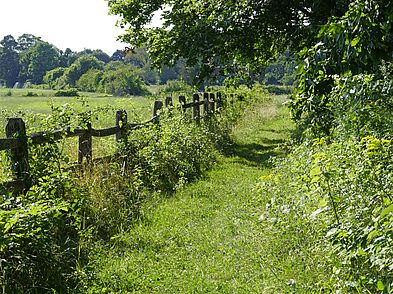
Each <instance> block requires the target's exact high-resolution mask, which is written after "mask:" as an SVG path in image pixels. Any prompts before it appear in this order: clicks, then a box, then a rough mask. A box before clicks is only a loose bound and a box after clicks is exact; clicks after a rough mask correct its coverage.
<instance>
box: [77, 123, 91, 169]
mask: <svg viewBox="0 0 393 294" xmlns="http://www.w3.org/2000/svg"><path fill="white" fill-rule="evenodd" d="M86 126H87V130H86V132H84V133H83V134H82V135H80V136H79V148H78V164H82V162H83V158H86V161H87V163H91V161H92V158H93V154H92V153H93V152H92V142H93V140H92V136H91V121H89V122H88V123H87V124H86Z"/></svg>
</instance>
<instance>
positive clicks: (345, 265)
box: [258, 137, 393, 293]
mask: <svg viewBox="0 0 393 294" xmlns="http://www.w3.org/2000/svg"><path fill="white" fill-rule="evenodd" d="M392 158H393V144H392V142H391V140H385V139H378V138H375V137H364V138H363V139H362V140H361V141H357V140H350V139H347V140H346V141H344V142H334V143H330V144H328V143H326V140H323V139H317V140H314V141H313V142H312V143H311V142H305V143H303V144H302V145H300V146H298V147H296V148H294V150H293V151H292V154H291V155H290V156H288V158H286V159H285V160H283V161H279V162H277V163H276V169H275V172H274V173H273V174H272V175H269V176H266V177H263V178H261V183H260V184H259V196H258V197H259V199H260V201H261V204H263V207H264V212H263V214H262V216H261V219H263V220H264V223H267V224H272V225H271V226H270V227H269V229H271V230H272V231H273V233H272V234H273V235H276V236H280V238H281V239H280V240H276V242H280V247H281V246H282V245H283V244H285V243H287V245H286V248H296V250H297V251H296V254H297V255H299V256H302V258H303V261H304V264H305V266H307V267H308V268H309V269H310V272H309V273H308V274H310V275H314V277H315V275H318V276H319V279H320V280H319V281H318V277H317V278H315V279H316V280H314V281H312V282H311V281H307V280H306V281H304V279H306V278H305V277H302V279H303V281H299V282H300V283H301V282H303V287H306V288H309V289H314V290H315V292H317V291H318V290H320V289H322V288H325V290H326V288H328V289H330V291H333V289H335V290H341V291H344V292H370V293H377V292H378V291H379V292H380V293H382V291H383V290H384V291H385V292H386V293H389V292H390V290H389V289H391V287H392V286H393V276H392V274H391V272H392V266H393V248H392V245H391V244H392V241H393V240H392V239H393V237H392V236H393V235H392V232H393V227H392V223H393V214H392V213H391V212H392V211H393V204H392V201H393V198H392V196H391V195H392V192H393V182H392V179H393V162H392ZM276 246H277V245H276ZM289 250H290V249H289ZM274 251H276V250H273V252H274ZM273 254H274V253H273ZM287 254H288V253H287ZM273 258H277V257H274V256H273ZM303 261H302V262H303ZM330 269H333V271H330ZM329 276H330V277H331V279H330V280H329V279H326V277H329ZM316 281H317V282H316ZM311 283H312V284H311ZM318 283H320V288H317V289H315V288H312V287H315V284H318Z"/></svg>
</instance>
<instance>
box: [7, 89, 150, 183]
mask: <svg viewBox="0 0 393 294" xmlns="http://www.w3.org/2000/svg"><path fill="white" fill-rule="evenodd" d="M55 92H56V91H53V90H42V89H4V88H0V105H1V107H0V138H5V126H6V124H7V118H9V117H21V118H23V120H24V121H25V123H26V129H27V133H31V132H37V131H47V130H50V129H48V127H47V126H46V125H45V121H46V120H45V117H48V116H49V115H50V114H51V113H52V110H51V107H59V108H60V109H65V108H64V107H63V106H64V105H68V106H69V108H68V109H69V110H68V114H69V115H71V116H75V115H76V114H77V113H79V112H83V111H87V110H95V113H96V115H94V121H93V123H92V126H93V128H107V127H112V126H114V125H115V117H116V111H117V110H120V109H123V110H126V111H127V114H128V121H129V122H141V121H147V120H148V119H150V118H151V116H152V109H153V100H152V99H149V98H146V97H130V98H121V97H112V96H108V95H105V94H99V93H87V92H81V93H80V96H81V97H78V98H75V97H55V96H54V94H55ZM28 93H32V94H33V96H28V95H29V94H28ZM32 94H30V95H32ZM100 109H101V110H100ZM70 112H71V113H70ZM65 115H66V114H65ZM61 145H62V147H61V149H62V150H63V152H64V154H67V155H68V156H69V157H70V159H71V161H76V158H77V148H78V140H77V138H69V139H66V140H63V141H62V142H61ZM115 149H116V145H115V144H114V137H105V138H93V157H104V156H107V155H111V154H113V153H114V150H115ZM10 176H11V174H10V171H9V167H8V164H7V160H6V154H5V151H0V182H2V181H5V180H7V179H9V178H10Z"/></svg>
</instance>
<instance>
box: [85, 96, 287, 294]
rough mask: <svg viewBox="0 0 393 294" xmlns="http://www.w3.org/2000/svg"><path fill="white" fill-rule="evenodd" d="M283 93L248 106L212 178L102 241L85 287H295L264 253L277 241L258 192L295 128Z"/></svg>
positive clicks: (154, 204) (151, 206) (160, 202)
mask: <svg viewBox="0 0 393 294" xmlns="http://www.w3.org/2000/svg"><path fill="white" fill-rule="evenodd" d="M284 100H285V97H284V96H279V97H276V99H275V100H274V101H275V103H274V104H273V108H274V111H273V114H272V109H273V108H272V105H271V104H269V105H268V107H267V106H266V105H259V106H258V107H256V108H254V109H252V110H250V111H249V112H247V113H246V115H245V116H244V119H242V120H241V121H240V122H239V124H238V125H237V127H236V128H235V129H234V131H233V138H234V144H233V146H232V150H231V151H230V152H227V154H225V155H223V156H222V157H221V159H220V162H219V164H218V165H217V166H216V167H215V168H214V169H213V170H211V171H210V172H209V173H208V175H207V176H206V178H204V179H203V180H200V181H198V182H195V183H192V184H190V185H187V186H186V187H185V188H183V189H182V190H179V191H178V192H177V193H176V194H175V195H174V196H173V197H170V198H163V197H162V196H160V195H158V197H153V198H152V199H150V200H148V201H146V202H145V203H144V204H143V205H142V210H141V216H142V217H141V218H140V219H139V220H138V221H136V222H135V225H134V226H132V227H130V228H124V232H123V233H121V234H119V235H116V236H115V237H113V238H112V239H111V241H110V242H109V243H106V244H99V245H97V247H96V248H95V250H94V251H93V252H92V255H91V263H90V264H89V265H88V266H87V267H85V268H83V271H81V272H82V278H83V279H82V280H83V281H84V282H82V286H81V292H84V293H135V292H137V293H277V292H280V291H279V290H280V289H281V288H283V287H288V286H287V284H286V281H283V280H281V279H280V278H279V277H278V273H277V270H276V268H275V267H274V265H271V264H270V263H269V262H268V261H267V260H266V259H265V252H266V251H265V250H267V249H268V248H265V246H266V245H267V244H269V245H270V243H269V242H266V238H267V235H266V232H265V231H264V230H263V229H262V228H261V224H260V222H259V220H258V217H259V215H260V210H259V208H258V205H257V204H258V203H257V200H256V199H255V198H254V196H253V195H254V192H253V191H254V188H255V183H256V182H257V180H258V178H259V177H260V176H261V174H265V173H268V172H269V167H270V160H269V159H270V158H271V157H275V156H279V155H282V154H283V153H284V151H283V149H282V148H280V146H281V144H282V143H283V142H285V140H286V139H288V138H289V136H290V131H291V127H292V125H291V123H290V122H289V119H288V111H287V109H286V108H285V107H281V106H282V102H283V101H284ZM264 108H265V109H269V110H268V111H269V113H270V114H269V115H268V116H267V115H266V112H265V111H263V110H264ZM270 130H274V131H273V132H272V131H270ZM277 245H279V244H277ZM288 290H289V291H291V289H290V287H289V289H288Z"/></svg>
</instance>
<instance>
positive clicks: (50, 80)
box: [43, 67, 66, 89]
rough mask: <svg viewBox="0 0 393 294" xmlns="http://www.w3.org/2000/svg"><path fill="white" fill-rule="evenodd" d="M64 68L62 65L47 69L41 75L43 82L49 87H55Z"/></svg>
mask: <svg viewBox="0 0 393 294" xmlns="http://www.w3.org/2000/svg"><path fill="white" fill-rule="evenodd" d="M65 70H66V69H65V68H64V67H56V68H55V69H52V70H49V71H47V72H46V74H45V76H44V77H43V82H44V83H45V84H47V85H48V86H49V88H51V89H55V88H56V86H57V84H58V80H59V78H60V77H62V76H63V75H64V72H65Z"/></svg>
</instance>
